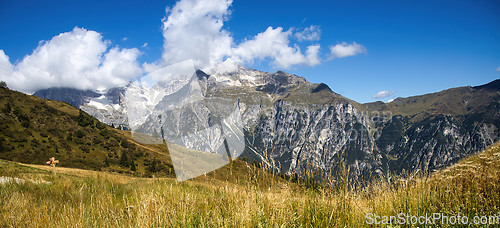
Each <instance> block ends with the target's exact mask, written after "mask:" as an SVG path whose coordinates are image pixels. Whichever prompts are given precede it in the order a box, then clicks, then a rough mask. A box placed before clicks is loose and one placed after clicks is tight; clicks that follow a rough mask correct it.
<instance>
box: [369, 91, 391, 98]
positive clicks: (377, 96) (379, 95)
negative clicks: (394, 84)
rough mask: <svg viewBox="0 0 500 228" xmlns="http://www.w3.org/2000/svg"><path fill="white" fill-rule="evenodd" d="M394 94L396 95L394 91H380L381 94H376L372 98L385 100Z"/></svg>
mask: <svg viewBox="0 0 500 228" xmlns="http://www.w3.org/2000/svg"><path fill="white" fill-rule="evenodd" d="M394 93H395V92H394V91H387V90H384V91H380V92H378V93H376V94H375V95H373V96H372V97H373V98H375V99H384V98H387V97H390V96H392V95H393V94H394Z"/></svg>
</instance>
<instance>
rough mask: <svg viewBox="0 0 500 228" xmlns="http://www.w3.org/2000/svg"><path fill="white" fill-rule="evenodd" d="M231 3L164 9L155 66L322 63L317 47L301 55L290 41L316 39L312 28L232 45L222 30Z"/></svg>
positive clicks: (187, 1)
mask: <svg viewBox="0 0 500 228" xmlns="http://www.w3.org/2000/svg"><path fill="white" fill-rule="evenodd" d="M231 4H232V0H205V1H203V0H181V1H179V2H177V3H176V4H175V6H174V7H173V8H172V9H167V14H168V16H167V17H166V18H164V20H163V37H164V45H163V48H164V50H163V55H162V62H161V63H158V64H163V65H168V64H173V63H176V62H180V61H183V60H187V59H193V60H194V62H195V66H196V67H198V68H201V69H204V70H208V71H210V69H212V68H214V67H217V68H219V67H220V66H221V65H224V67H222V68H225V69H228V68H231V67H229V65H231V64H246V63H250V64H252V63H253V62H254V61H255V60H264V59H269V60H271V63H272V64H273V65H275V66H276V67H279V68H285V69H286V68H290V67H291V66H293V65H309V66H314V65H317V64H320V63H321V58H320V57H319V56H320V55H319V54H320V45H318V44H315V45H310V46H308V47H306V52H305V53H303V52H302V51H301V49H300V47H299V45H298V44H295V43H292V42H291V38H292V37H296V38H297V40H299V41H303V40H310V41H315V40H319V37H320V33H321V31H320V29H319V26H315V25H312V26H310V27H307V28H305V29H303V30H301V31H298V32H296V33H294V32H293V31H292V29H289V30H286V31H285V30H284V29H283V28H282V27H276V28H273V27H268V28H267V29H266V30H265V31H264V32H261V33H259V34H257V35H255V36H254V37H252V38H251V39H247V40H244V41H242V42H241V43H239V44H237V43H235V41H234V40H233V37H232V35H231V33H230V32H229V31H227V30H225V29H224V28H223V25H224V22H225V21H226V20H227V18H228V16H229V15H230V14H231V12H230V9H229V7H230V6H231ZM355 45H358V44H355ZM149 67H150V66H149ZM150 68H151V67H150ZM153 68H154V67H153Z"/></svg>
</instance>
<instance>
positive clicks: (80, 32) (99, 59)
mask: <svg viewBox="0 0 500 228" xmlns="http://www.w3.org/2000/svg"><path fill="white" fill-rule="evenodd" d="M108 45H109V42H107V41H104V40H103V38H102V36H101V34H99V33H97V32H95V31H90V30H86V29H83V28H76V27H75V28H74V29H73V30H72V31H70V32H66V33H61V34H59V35H58V36H55V37H53V38H52V39H51V40H49V41H44V42H40V44H39V45H38V47H37V48H36V49H35V50H34V51H33V53H32V54H30V55H27V56H25V57H24V58H23V59H22V60H21V61H20V62H19V63H17V64H15V65H12V64H11V63H10V61H9V59H8V57H7V56H6V55H5V53H4V52H3V51H1V53H0V80H3V81H5V82H7V84H8V85H9V87H10V88H12V89H16V90H19V91H23V92H28V93H32V92H35V91H36V90H39V89H44V88H50V87H69V88H77V89H105V88H111V87H115V86H120V85H124V84H126V83H127V82H128V81H129V80H130V79H134V78H136V77H137V76H139V75H140V74H141V72H142V69H141V67H140V66H139V64H138V62H137V58H138V57H139V55H140V52H139V51H138V50H137V49H136V48H132V49H120V48H118V47H113V48H111V49H109V50H108Z"/></svg>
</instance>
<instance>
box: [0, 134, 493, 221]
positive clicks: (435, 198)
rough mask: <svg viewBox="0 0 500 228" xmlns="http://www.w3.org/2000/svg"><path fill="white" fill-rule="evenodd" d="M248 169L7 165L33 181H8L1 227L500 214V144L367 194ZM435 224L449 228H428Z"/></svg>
mask: <svg viewBox="0 0 500 228" xmlns="http://www.w3.org/2000/svg"><path fill="white" fill-rule="evenodd" d="M238 164H239V165H241V164H242V163H236V162H235V163H233V166H235V167H229V168H228V167H225V169H229V170H231V171H232V168H234V169H238V168H241V167H239V165H238ZM215 172H218V171H215ZM219 172H220V171H219ZM241 173H242V171H241V170H240V171H239V175H242V176H240V177H239V179H237V178H236V179H235V178H232V179H231V178H226V179H227V180H221V179H222V178H220V177H218V178H215V177H216V176H217V173H211V174H207V175H206V176H203V177H200V178H197V179H195V180H191V181H186V182H181V183H179V182H176V181H175V179H171V178H156V179H155V180H154V181H153V180H152V179H151V178H149V179H148V178H138V177H131V176H126V175H119V174H112V173H106V172H98V171H87V170H79V169H70V168H58V174H57V177H54V176H53V175H52V172H51V171H50V169H49V167H44V166H35V165H29V166H28V165H23V164H19V163H14V162H9V161H4V160H0V176H3V177H17V178H19V179H23V180H25V181H24V182H23V183H17V182H16V181H10V182H9V181H7V182H5V183H2V184H0V227H40V226H44V227H46V226H55V227H242V226H243V227H346V226H347V227H361V226H369V225H368V224H367V223H366V220H367V219H366V214H367V213H373V214H376V215H379V216H391V215H397V214H399V213H406V214H408V215H418V216H419V215H425V214H426V213H429V214H431V213H436V212H437V213H443V215H447V216H453V215H458V213H460V215H462V216H468V218H469V221H470V222H472V218H473V217H474V216H491V217H493V216H500V144H498V143H497V144H495V145H493V146H491V147H490V148H489V149H487V150H486V151H484V152H482V153H480V154H477V155H475V156H472V157H470V158H468V159H466V160H463V161H461V162H459V163H458V164H456V165H454V166H452V167H450V168H448V169H445V170H442V171H439V172H436V173H433V174H430V175H427V176H420V177H413V178H412V177H408V178H406V179H404V178H400V180H398V181H396V182H395V183H392V184H389V183H387V182H384V181H380V182H378V183H374V184H372V185H371V186H369V187H368V188H365V189H363V190H351V189H348V188H347V187H345V188H341V189H340V190H339V189H337V190H328V189H320V190H311V189H307V188H304V187H301V186H298V185H295V184H291V183H289V182H286V181H284V180H283V179H279V178H275V177H272V176H270V175H265V174H263V173H261V171H259V170H257V168H254V167H247V168H246V171H245V174H241ZM41 180H43V181H48V182H50V183H45V182H40V181H41ZM436 225H437V226H446V224H434V225H429V224H428V225H427V226H436ZM380 226H381V227H387V226H388V225H380ZM389 226H390V225H389ZM450 226H453V227H455V226H456V225H450ZM473 226H476V225H474V224H473ZM479 226H482V227H484V226H485V225H479ZM492 226H498V224H497V225H492Z"/></svg>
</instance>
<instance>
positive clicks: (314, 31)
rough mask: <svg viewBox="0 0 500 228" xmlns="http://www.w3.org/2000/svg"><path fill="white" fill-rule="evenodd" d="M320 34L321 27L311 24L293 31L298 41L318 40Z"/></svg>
mask: <svg viewBox="0 0 500 228" xmlns="http://www.w3.org/2000/svg"><path fill="white" fill-rule="evenodd" d="M320 36H321V29H320V28H319V26H317V25H311V26H309V27H307V28H305V29H303V30H301V31H298V32H296V33H295V37H296V38H297V40H299V41H305V40H308V41H318V40H319V38H320Z"/></svg>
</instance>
